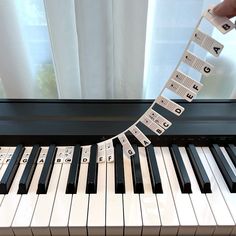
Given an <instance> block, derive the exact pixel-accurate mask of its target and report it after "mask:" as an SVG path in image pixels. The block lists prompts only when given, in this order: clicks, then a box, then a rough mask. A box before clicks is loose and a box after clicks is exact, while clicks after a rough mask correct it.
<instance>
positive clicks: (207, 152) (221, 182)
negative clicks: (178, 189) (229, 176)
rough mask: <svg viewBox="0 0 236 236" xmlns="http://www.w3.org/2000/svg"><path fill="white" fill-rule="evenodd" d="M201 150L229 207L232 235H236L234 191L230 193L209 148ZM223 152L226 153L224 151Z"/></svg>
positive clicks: (235, 197) (235, 195) (235, 196)
mask: <svg viewBox="0 0 236 236" xmlns="http://www.w3.org/2000/svg"><path fill="white" fill-rule="evenodd" d="M203 151H204V154H205V156H206V159H207V161H208V163H209V167H210V168H211V172H212V174H213V175H214V177H215V181H216V182H217V183H218V186H219V189H220V191H221V194H222V195H223V197H224V200H225V203H226V205H227V206H228V209H229V211H230V213H231V216H232V218H233V220H234V223H233V222H232V221H230V222H231V223H233V224H234V227H233V228H234V232H233V235H236V227H235V222H236V201H235V199H236V193H231V192H230V191H229V188H228V186H227V184H226V183H225V181H224V178H223V176H222V174H221V172H220V170H219V167H218V165H217V163H216V162H215V159H214V157H213V156H212V153H211V151H210V149H209V148H205V147H204V148H203ZM224 154H226V153H224ZM227 206H225V207H226V208H227ZM222 207H223V206H222ZM221 214H222V215H221V217H224V216H223V210H222V213H221ZM228 232H230V231H228Z"/></svg>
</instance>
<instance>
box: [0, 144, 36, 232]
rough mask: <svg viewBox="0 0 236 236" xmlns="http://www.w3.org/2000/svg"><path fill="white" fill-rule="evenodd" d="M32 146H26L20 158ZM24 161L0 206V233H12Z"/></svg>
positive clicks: (23, 156)
mask: <svg viewBox="0 0 236 236" xmlns="http://www.w3.org/2000/svg"><path fill="white" fill-rule="evenodd" d="M31 149H32V147H26V148H25V150H24V153H23V155H22V158H25V156H27V154H29V153H30V152H31ZM25 166H26V163H20V165H19V167H18V170H17V172H16V175H15V177H14V180H13V182H12V185H11V187H10V190H9V192H8V194H6V195H5V197H4V199H3V201H2V204H1V207H0V235H14V232H13V231H12V228H11V223H12V221H13V218H14V215H15V212H16V210H17V207H18V203H19V201H20V198H21V194H17V191H18V187H19V182H20V178H21V176H22V174H23V171H24V168H25Z"/></svg>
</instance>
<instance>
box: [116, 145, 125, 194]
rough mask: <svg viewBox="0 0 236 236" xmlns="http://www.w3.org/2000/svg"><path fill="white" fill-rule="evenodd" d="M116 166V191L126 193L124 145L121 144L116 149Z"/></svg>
mask: <svg viewBox="0 0 236 236" xmlns="http://www.w3.org/2000/svg"><path fill="white" fill-rule="evenodd" d="M114 164H115V165H114V168H115V193H125V177H124V160H123V147H122V145H121V144H117V145H116V146H115V151H114Z"/></svg>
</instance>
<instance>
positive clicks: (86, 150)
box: [81, 145, 91, 164]
mask: <svg viewBox="0 0 236 236" xmlns="http://www.w3.org/2000/svg"><path fill="white" fill-rule="evenodd" d="M90 148H91V145H89V146H83V147H82V154H81V163H82V164H86V163H89V161H90Z"/></svg>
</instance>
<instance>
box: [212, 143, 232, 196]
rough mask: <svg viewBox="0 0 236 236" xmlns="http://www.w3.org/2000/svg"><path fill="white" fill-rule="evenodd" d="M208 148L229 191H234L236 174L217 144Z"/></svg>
mask: <svg viewBox="0 0 236 236" xmlns="http://www.w3.org/2000/svg"><path fill="white" fill-rule="evenodd" d="M210 150H211V152H212V154H213V156H214V158H215V161H216V163H217V165H218V167H219V169H220V171H221V174H222V176H223V177H224V180H225V182H226V184H227V185H228V188H229V190H230V192H231V193H236V176H235V174H234V173H233V171H232V169H231V167H230V165H229V163H228V162H227V160H226V158H225V156H224V154H223V153H222V151H221V149H220V147H219V145H217V144H213V145H212V146H211V147H210Z"/></svg>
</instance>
